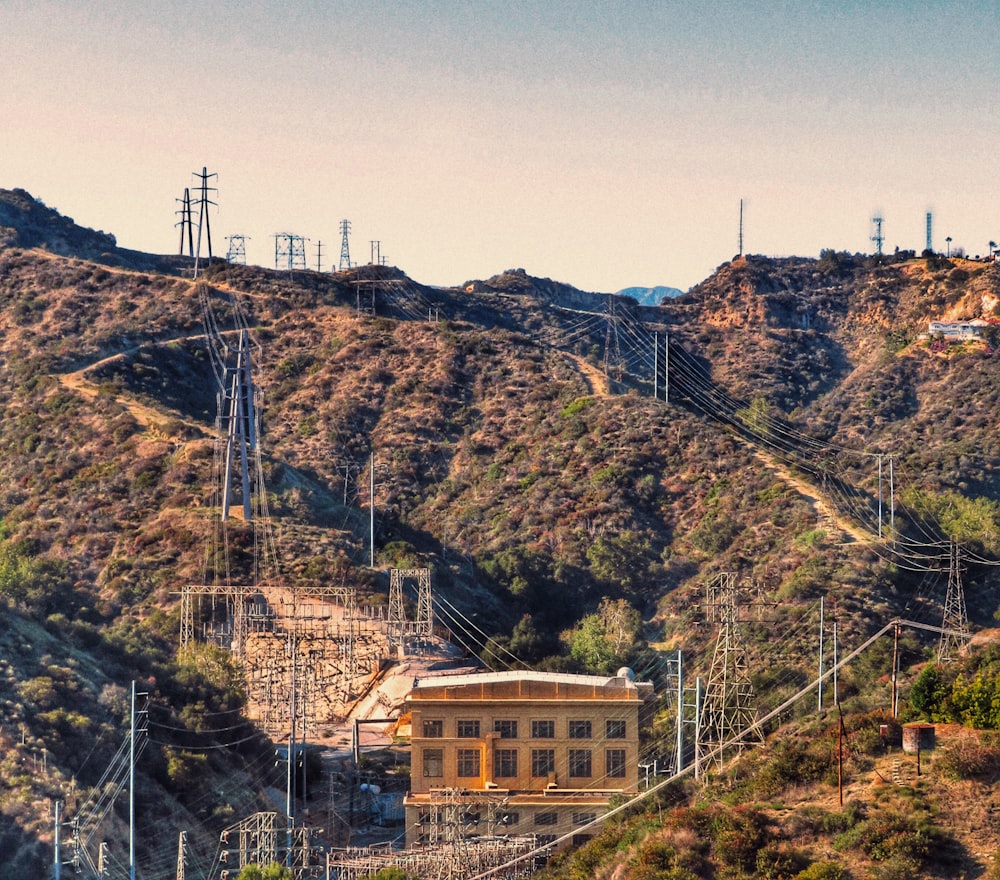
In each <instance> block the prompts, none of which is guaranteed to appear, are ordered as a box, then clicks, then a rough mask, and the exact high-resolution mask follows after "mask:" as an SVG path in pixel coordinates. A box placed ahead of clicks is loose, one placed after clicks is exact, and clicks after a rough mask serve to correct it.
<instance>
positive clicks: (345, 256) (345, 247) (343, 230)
mask: <svg viewBox="0 0 1000 880" xmlns="http://www.w3.org/2000/svg"><path fill="white" fill-rule="evenodd" d="M350 232H351V221H350V220H341V221H340V235H341V239H340V271H341V272H343V271H344V270H345V269H350V268H351V248H350V245H349V244H348V242H347V237H348V235H350Z"/></svg>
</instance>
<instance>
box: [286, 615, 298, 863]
mask: <svg viewBox="0 0 1000 880" xmlns="http://www.w3.org/2000/svg"><path fill="white" fill-rule="evenodd" d="M289 644H290V645H291V648H292V689H291V694H290V697H289V702H290V705H289V713H290V715H291V724H290V726H289V731H288V776H287V780H286V782H287V790H286V792H285V817H286V819H287V820H288V822H287V831H286V847H285V850H286V851H285V865H286V866H287V867H289V868H290V867H291V866H292V832H293V829H294V827H295V797H294V795H293V793H292V792H293V787H294V785H295V653H296V644H295V632H294V630H293V631H292V633H291V634H290V635H289Z"/></svg>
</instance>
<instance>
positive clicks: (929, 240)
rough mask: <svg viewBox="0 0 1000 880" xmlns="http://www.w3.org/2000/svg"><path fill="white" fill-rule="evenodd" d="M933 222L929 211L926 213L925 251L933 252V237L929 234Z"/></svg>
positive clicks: (932, 216)
mask: <svg viewBox="0 0 1000 880" xmlns="http://www.w3.org/2000/svg"><path fill="white" fill-rule="evenodd" d="M933 220H934V215H933V214H931V212H930V211H928V212H927V250H929V251H933V250H934V236H933V235H932V234H931V230H932V223H933Z"/></svg>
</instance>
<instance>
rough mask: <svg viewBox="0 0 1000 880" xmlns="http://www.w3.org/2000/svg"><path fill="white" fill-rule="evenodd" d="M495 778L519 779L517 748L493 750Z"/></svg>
mask: <svg viewBox="0 0 1000 880" xmlns="http://www.w3.org/2000/svg"><path fill="white" fill-rule="evenodd" d="M493 778H494V779H517V749H494V750H493Z"/></svg>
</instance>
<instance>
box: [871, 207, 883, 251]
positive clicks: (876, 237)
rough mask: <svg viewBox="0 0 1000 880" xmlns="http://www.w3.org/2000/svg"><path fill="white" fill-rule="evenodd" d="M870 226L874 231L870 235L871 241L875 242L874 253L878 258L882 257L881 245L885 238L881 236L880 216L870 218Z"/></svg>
mask: <svg viewBox="0 0 1000 880" xmlns="http://www.w3.org/2000/svg"><path fill="white" fill-rule="evenodd" d="M872 226H873V227H874V229H875V231H874V232H873V233H872V241H873V242H875V253H876V254H878V255H879V256H880V257H881V256H882V244H883V242H884V241H885V236H884V235H882V215H881V214H876V215H875V216H874V217H872Z"/></svg>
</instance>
